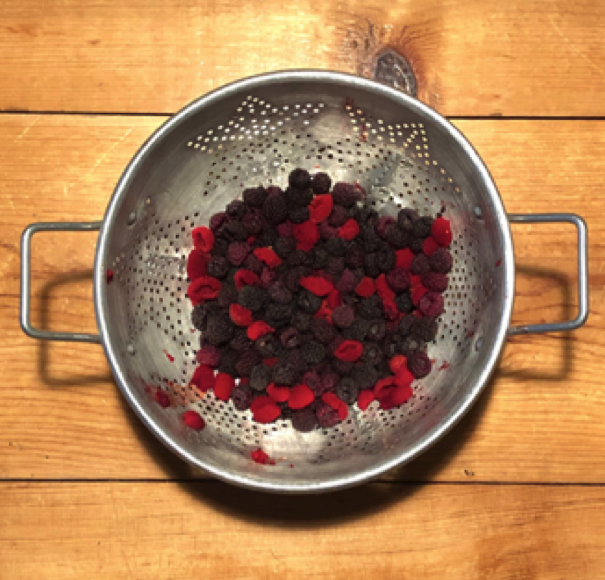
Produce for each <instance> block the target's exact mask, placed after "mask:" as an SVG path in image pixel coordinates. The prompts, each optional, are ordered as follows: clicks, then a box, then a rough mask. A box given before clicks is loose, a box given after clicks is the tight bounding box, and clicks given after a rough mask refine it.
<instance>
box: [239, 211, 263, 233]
mask: <svg viewBox="0 0 605 580" xmlns="http://www.w3.org/2000/svg"><path fill="white" fill-rule="evenodd" d="M242 224H243V226H244V227H245V228H246V232H247V233H248V235H254V236H255V235H256V234H260V233H261V232H262V230H263V227H265V225H266V222H265V220H264V218H263V214H262V212H261V211H260V210H259V209H256V208H251V209H249V210H248V211H247V212H246V215H245V216H244V219H243V220H242Z"/></svg>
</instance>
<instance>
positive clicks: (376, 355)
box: [361, 343, 384, 366]
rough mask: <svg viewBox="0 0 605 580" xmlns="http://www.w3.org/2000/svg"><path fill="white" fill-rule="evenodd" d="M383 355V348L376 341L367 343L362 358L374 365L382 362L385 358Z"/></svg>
mask: <svg viewBox="0 0 605 580" xmlns="http://www.w3.org/2000/svg"><path fill="white" fill-rule="evenodd" d="M383 357H384V355H383V352H382V349H381V348H380V346H378V345H377V344H375V343H368V344H366V345H365V347H364V349H363V354H362V355H361V359H362V360H363V361H364V362H367V363H368V364H371V365H374V366H376V365H378V364H380V363H381V362H382V360H383Z"/></svg>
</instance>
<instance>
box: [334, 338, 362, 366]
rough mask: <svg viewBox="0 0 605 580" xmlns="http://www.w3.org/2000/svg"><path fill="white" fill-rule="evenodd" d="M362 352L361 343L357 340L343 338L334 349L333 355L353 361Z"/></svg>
mask: <svg viewBox="0 0 605 580" xmlns="http://www.w3.org/2000/svg"><path fill="white" fill-rule="evenodd" d="M362 353H363V345H362V344H361V342H359V341H357V340H343V341H342V342H341V343H340V345H339V346H338V348H337V349H336V350H335V351H334V356H335V357H336V358H338V359H340V360H344V361H347V362H355V361H356V360H357V359H359V357H360V356H361V355H362Z"/></svg>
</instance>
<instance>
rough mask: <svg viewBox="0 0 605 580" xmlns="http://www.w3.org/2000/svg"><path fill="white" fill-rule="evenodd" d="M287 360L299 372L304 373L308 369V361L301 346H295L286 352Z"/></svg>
mask: <svg viewBox="0 0 605 580" xmlns="http://www.w3.org/2000/svg"><path fill="white" fill-rule="evenodd" d="M286 362H287V363H288V364H289V365H291V366H292V367H293V368H294V369H296V372H297V374H302V373H304V372H305V371H306V370H307V367H308V365H307V363H306V362H305V357H303V355H302V353H301V352H300V349H299V348H293V349H290V350H289V351H287V353H286Z"/></svg>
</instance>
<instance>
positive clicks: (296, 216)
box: [288, 207, 309, 224]
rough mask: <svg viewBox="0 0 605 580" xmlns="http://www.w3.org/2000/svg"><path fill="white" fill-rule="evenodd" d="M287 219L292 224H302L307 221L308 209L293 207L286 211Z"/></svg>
mask: <svg viewBox="0 0 605 580" xmlns="http://www.w3.org/2000/svg"><path fill="white" fill-rule="evenodd" d="M288 217H289V218H290V221H291V222H292V223H294V224H302V223H303V222H306V221H307V220H308V219H309V208H306V207H293V208H292V209H290V210H289V211H288Z"/></svg>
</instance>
